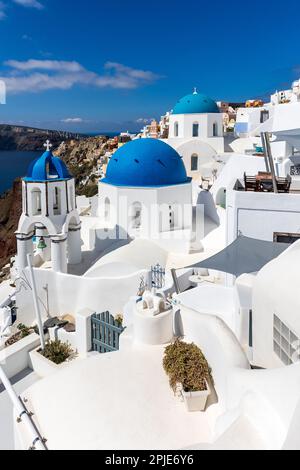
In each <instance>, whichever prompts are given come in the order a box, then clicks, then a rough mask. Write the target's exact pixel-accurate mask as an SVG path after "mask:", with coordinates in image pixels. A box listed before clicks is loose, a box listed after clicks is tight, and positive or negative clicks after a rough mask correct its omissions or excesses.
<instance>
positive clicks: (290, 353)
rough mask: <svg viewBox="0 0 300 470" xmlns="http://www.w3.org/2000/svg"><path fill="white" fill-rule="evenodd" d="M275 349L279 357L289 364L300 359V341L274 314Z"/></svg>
mask: <svg viewBox="0 0 300 470" xmlns="http://www.w3.org/2000/svg"><path fill="white" fill-rule="evenodd" d="M273 349H274V353H275V354H276V356H277V357H279V359H280V360H281V361H282V362H283V364H285V365H286V366H289V365H291V364H295V363H296V362H299V361H300V341H299V338H298V336H297V335H295V333H293V332H292V331H291V330H290V329H289V328H288V327H287V326H286V325H285V324H284V323H283V322H282V321H281V320H280V319H279V318H278V316H277V315H274V327H273Z"/></svg>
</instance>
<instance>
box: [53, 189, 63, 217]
mask: <svg viewBox="0 0 300 470" xmlns="http://www.w3.org/2000/svg"><path fill="white" fill-rule="evenodd" d="M53 198H54V199H53V214H54V215H61V190H60V188H57V187H56V188H55V189H54V195H53Z"/></svg>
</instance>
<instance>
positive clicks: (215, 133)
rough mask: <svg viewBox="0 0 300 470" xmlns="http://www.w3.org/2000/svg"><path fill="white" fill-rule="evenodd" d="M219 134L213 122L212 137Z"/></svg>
mask: <svg viewBox="0 0 300 470" xmlns="http://www.w3.org/2000/svg"><path fill="white" fill-rule="evenodd" d="M218 135H219V130H218V124H217V123H216V122H214V124H213V137H218Z"/></svg>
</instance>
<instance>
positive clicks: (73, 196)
mask: <svg viewBox="0 0 300 470" xmlns="http://www.w3.org/2000/svg"><path fill="white" fill-rule="evenodd" d="M69 194H70V209H71V211H73V210H74V209H75V207H76V205H75V195H74V188H73V186H71V187H70V188H69Z"/></svg>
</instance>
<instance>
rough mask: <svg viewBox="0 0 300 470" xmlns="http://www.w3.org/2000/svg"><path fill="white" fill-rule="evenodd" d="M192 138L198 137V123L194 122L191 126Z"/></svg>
mask: <svg viewBox="0 0 300 470" xmlns="http://www.w3.org/2000/svg"><path fill="white" fill-rule="evenodd" d="M193 137H199V123H198V122H194V124H193Z"/></svg>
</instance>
